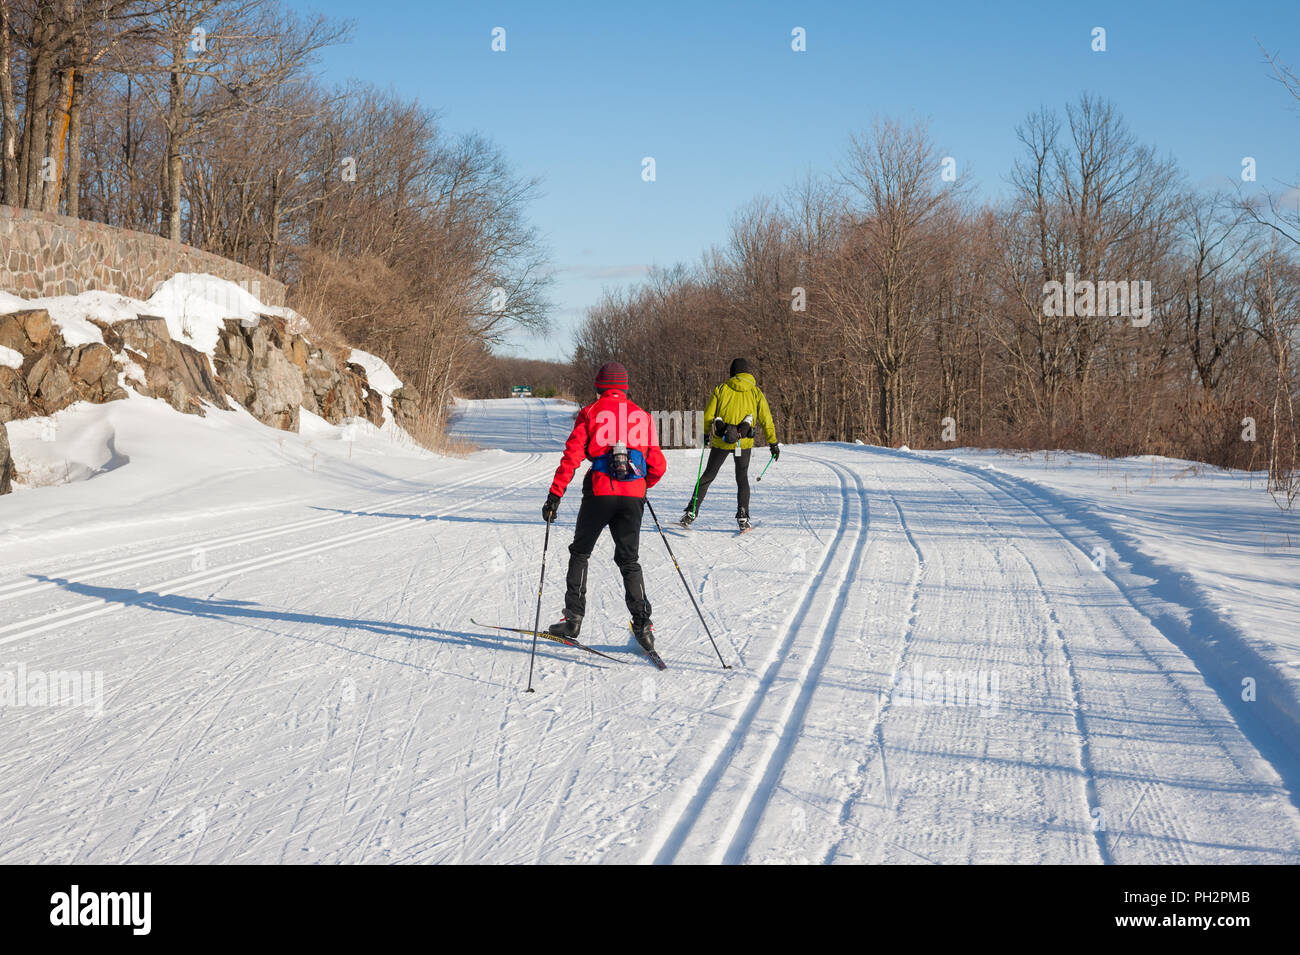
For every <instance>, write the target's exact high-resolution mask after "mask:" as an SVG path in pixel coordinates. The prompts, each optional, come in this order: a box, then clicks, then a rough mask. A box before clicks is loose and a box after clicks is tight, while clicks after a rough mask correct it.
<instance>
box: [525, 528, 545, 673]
mask: <svg viewBox="0 0 1300 955" xmlns="http://www.w3.org/2000/svg"><path fill="white" fill-rule="evenodd" d="M550 546H551V522H550V521H547V522H546V537H544V538H543V539H542V579H541V580H539V581H538V582H537V616H535V617H534V618H533V652H532V653H530V654H529V655H528V690H527V692H529V693H533V692H535V691H534V690H533V660H535V659H536V658H537V631H538V629H540V628H541V626H542V585H543V584H544V583H546V549H547V548H548V547H550Z"/></svg>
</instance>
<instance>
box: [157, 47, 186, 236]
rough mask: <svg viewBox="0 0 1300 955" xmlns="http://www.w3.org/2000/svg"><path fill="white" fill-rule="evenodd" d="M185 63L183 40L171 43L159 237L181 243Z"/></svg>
mask: <svg viewBox="0 0 1300 955" xmlns="http://www.w3.org/2000/svg"><path fill="white" fill-rule="evenodd" d="M184 61H185V38H184V37H182V36H179V35H178V36H177V37H175V38H174V39H173V41H172V69H171V72H170V73H169V74H168V77H167V157H166V159H165V161H164V163H163V182H164V187H165V188H164V192H163V223H162V225H163V235H165V236H166V237H167V238H169V239H171V240H172V241H174V242H179V241H181V175H182V171H183V170H182V165H181V142H180V137H181V123H182V113H183V105H184V104H183V97H184V93H185V91H184V89H183V87H182V84H181V70H182V69H183V67H184Z"/></svg>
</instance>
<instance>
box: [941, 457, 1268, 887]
mask: <svg viewBox="0 0 1300 955" xmlns="http://www.w3.org/2000/svg"><path fill="white" fill-rule="evenodd" d="M924 463H925V464H927V465H928V466H929V467H931V468H932V469H940V470H942V471H944V472H946V473H947V474H949V475H951V474H954V473H955V474H960V475H963V476H968V477H971V478H975V479H978V481H979V484H980V486H983V487H987V488H988V489H990V492H996V494H997V495H998V496H999V497H1001V498H1003V499H1005V500H1006V501H1008V502H1010V504H1011V505H1012V506H1013V507H1014V508H1015V509H1017V510H1018V511H1020V512H1024V513H1028V514H1030V515H1032V516H1033V517H1034V518H1035V519H1036V520H1037V521H1038V522H1039V523H1040V524H1041V525H1043V526H1044V527H1045V528H1046V529H1047V530H1048V531H1049V532H1050V533H1051V534H1053V535H1054V536H1055V537H1058V538H1060V539H1061V540H1062V541H1063V542H1064V543H1065V544H1067V545H1068V546H1069V547H1070V548H1072V549H1074V550H1076V551H1078V552H1079V554H1080V555H1082V557H1083V559H1084V560H1085V561H1088V562H1089V563H1092V555H1091V554H1089V552H1088V551H1087V549H1086V548H1085V547H1084V545H1082V544H1080V543H1078V542H1077V541H1075V540H1074V538H1073V537H1072V536H1071V535H1070V534H1067V533H1066V532H1065V531H1064V530H1062V529H1061V528H1060V526H1059V525H1057V524H1056V523H1055V522H1054V521H1051V520H1049V519H1048V518H1047V517H1045V516H1044V515H1043V514H1042V513H1041V512H1040V511H1039V508H1037V507H1034V506H1032V505H1030V504H1027V503H1026V502H1024V501H1021V500H1019V499H1017V498H1016V497H1014V496H1013V495H1012V494H1011V493H1010V492H1009V491H1008V490H1007V489H1006V488H1005V487H1003V486H1002V485H1001V484H999V483H998V481H996V480H994V479H992V478H989V477H987V476H985V475H983V474H979V473H976V472H974V471H967V470H966V469H964V468H954V467H951V466H945V465H944V464H942V463H940V462H928V461H927V462H924ZM944 483H945V484H946V483H947V481H946V480H945V481H944ZM949 487H950V488H951V485H949ZM953 490H954V493H958V492H956V491H955V489H953ZM1029 493H1030V494H1031V495H1032V496H1033V497H1034V499H1035V501H1037V502H1040V503H1041V502H1042V499H1041V498H1039V497H1038V495H1036V494H1034V492H1033V489H1032V488H1031V489H1030V491H1029ZM959 496H961V495H960V494H959ZM990 497H993V494H992V493H990ZM963 499H964V498H963ZM986 523H987V522H986ZM1007 543H1008V546H1010V548H1011V549H1012V550H1014V551H1015V552H1016V553H1017V555H1018V556H1019V557H1020V559H1021V560H1022V561H1024V562H1025V563H1026V565H1028V566H1029V569H1030V571H1031V573H1032V574H1033V576H1034V579H1035V581H1036V582H1037V584H1038V590H1039V596H1040V598H1041V599H1042V601H1043V603H1044V605H1045V607H1046V608H1047V611H1048V614H1049V617H1050V619H1051V621H1052V624H1053V627H1054V628H1055V632H1056V635H1057V637H1058V639H1059V640H1060V643H1061V650H1062V651H1063V653H1064V654H1065V658H1066V661H1067V665H1068V666H1069V677H1070V686H1071V696H1072V704H1073V707H1074V709H1075V714H1076V720H1077V721H1078V723H1079V726H1080V732H1081V733H1082V737H1083V748H1084V759H1085V761H1087V760H1089V755H1088V753H1089V749H1088V740H1089V734H1088V733H1087V731H1086V728H1085V722H1086V716H1085V715H1084V712H1085V709H1086V708H1085V707H1084V706H1083V704H1082V701H1081V699H1080V684H1079V680H1078V675H1077V671H1076V670H1075V668H1074V666H1073V663H1072V660H1071V656H1070V653H1069V649H1068V646H1067V645H1066V641H1065V636H1064V633H1063V631H1062V629H1061V624H1060V620H1059V618H1058V616H1057V614H1056V610H1055V608H1054V607H1053V606H1052V602H1051V600H1050V598H1049V597H1048V595H1047V592H1046V588H1045V587H1044V585H1043V581H1042V579H1041V577H1039V574H1038V570H1037V568H1035V567H1034V566H1033V565H1032V564H1031V563H1030V562H1029V560H1028V558H1026V557H1025V555H1024V553H1023V551H1021V549H1020V548H1019V547H1018V546H1017V545H1016V543H1015V542H1014V541H1013V540H1010V539H1008V542H1007ZM1108 543H1109V542H1108ZM1098 575H1099V576H1101V577H1103V578H1104V579H1105V580H1106V582H1107V584H1108V585H1109V586H1110V588H1111V589H1112V590H1113V591H1114V592H1116V593H1117V594H1118V595H1119V596H1120V597H1121V598H1122V599H1123V600H1124V602H1125V603H1126V604H1127V605H1128V607H1129V608H1130V609H1131V610H1132V611H1133V612H1134V613H1135V614H1136V615H1137V616H1138V617H1139V618H1140V619H1142V620H1143V621H1144V622H1145V623H1146V624H1147V625H1148V626H1149V627H1150V629H1151V631H1152V632H1153V633H1155V634H1156V635H1157V636H1158V637H1159V638H1160V639H1161V640H1163V641H1165V642H1166V643H1168V644H1169V645H1170V647H1171V649H1173V650H1174V651H1176V652H1177V653H1178V655H1179V657H1180V658H1182V659H1185V660H1187V662H1188V663H1189V664H1190V665H1191V666H1192V667H1193V668H1195V669H1197V670H1198V672H1199V667H1197V666H1196V663H1195V661H1194V660H1192V659H1191V658H1190V657H1189V656H1187V654H1186V653H1185V652H1184V651H1183V650H1182V649H1181V648H1180V647H1178V646H1177V645H1176V644H1173V643H1172V642H1171V641H1169V640H1168V638H1167V637H1166V636H1165V635H1164V632H1163V631H1162V630H1161V629H1160V627H1159V626H1158V625H1157V623H1156V621H1155V620H1153V619H1152V618H1151V615H1150V614H1149V613H1147V612H1146V611H1144V610H1143V609H1142V608H1141V607H1140V606H1139V605H1138V603H1137V601H1136V600H1135V599H1134V597H1133V596H1132V594H1131V593H1130V592H1129V590H1128V588H1127V587H1125V586H1124V585H1123V584H1121V583H1120V582H1119V581H1118V580H1116V579H1115V578H1114V577H1113V576H1112V575H1111V573H1110V572H1109V571H1106V570H1099V571H1098ZM1123 636H1124V637H1125V639H1126V640H1127V641H1128V642H1129V643H1130V644H1131V645H1132V646H1133V648H1134V649H1135V650H1137V652H1138V653H1139V654H1141V656H1142V658H1143V659H1144V660H1146V662H1147V664H1148V665H1149V667H1150V669H1151V670H1152V671H1154V672H1156V673H1158V674H1159V675H1160V677H1161V678H1162V680H1163V681H1164V682H1165V683H1166V684H1167V685H1168V686H1169V688H1170V689H1171V690H1172V691H1173V693H1174V695H1175V696H1176V697H1177V698H1178V700H1179V702H1180V703H1181V704H1182V706H1183V708H1184V709H1185V711H1186V712H1187V713H1188V714H1190V715H1192V716H1193V717H1194V718H1195V719H1196V721H1197V723H1198V724H1199V725H1200V726H1201V728H1202V729H1204V730H1205V731H1206V732H1207V733H1208V734H1209V735H1210V737H1211V738H1212V739H1213V740H1214V743H1215V745H1216V747H1217V748H1218V750H1219V752H1220V753H1221V754H1222V755H1223V757H1224V758H1225V759H1226V760H1227V761H1228V762H1229V763H1230V764H1231V766H1232V767H1233V769H1234V770H1235V771H1236V773H1237V775H1238V779H1239V780H1240V782H1241V783H1242V784H1244V785H1246V786H1248V787H1252V788H1253V787H1254V786H1255V785H1256V781H1255V780H1254V779H1253V778H1252V777H1251V775H1250V773H1249V772H1247V770H1246V768H1245V767H1244V766H1242V764H1241V761H1240V760H1239V759H1238V757H1237V755H1236V754H1235V753H1234V752H1233V751H1232V748H1231V747H1230V746H1228V744H1227V741H1226V740H1225V739H1224V738H1223V734H1222V733H1221V732H1220V730H1219V727H1218V724H1217V721H1216V720H1214V719H1211V718H1210V717H1209V716H1208V715H1207V714H1205V713H1203V712H1202V710H1201V708H1200V706H1198V705H1197V703H1196V702H1195V701H1194V700H1193V699H1192V698H1191V696H1190V694H1189V693H1188V691H1187V687H1186V685H1185V684H1184V683H1183V682H1182V681H1181V680H1179V679H1177V678H1176V677H1175V676H1174V674H1173V673H1171V672H1169V669H1168V667H1166V666H1165V664H1164V663H1163V662H1161V661H1160V660H1159V659H1158V658H1157V657H1156V656H1154V655H1153V654H1152V652H1151V650H1150V648H1149V647H1147V646H1146V644H1145V643H1144V642H1143V641H1142V640H1140V639H1138V638H1137V637H1136V636H1134V635H1132V634H1131V633H1129V631H1127V630H1125V631H1124V633H1123ZM1242 730H1243V735H1245V730H1244V728H1242ZM1246 738H1247V740H1248V742H1250V744H1251V746H1252V747H1253V748H1254V749H1256V751H1257V753H1258V754H1259V756H1260V758H1261V759H1263V760H1264V761H1265V762H1270V761H1269V760H1268V758H1267V757H1266V756H1265V755H1264V753H1263V751H1262V750H1260V749H1259V747H1258V746H1256V745H1255V743H1254V741H1253V740H1250V739H1249V737H1248V736H1247V737H1246ZM1085 765H1088V763H1087V762H1085ZM1270 765H1271V763H1270ZM1274 770H1275V771H1277V770H1276V767H1274ZM1279 775H1284V774H1281V773H1279ZM1087 781H1088V787H1089V803H1090V806H1091V807H1092V808H1103V807H1101V804H1100V801H1099V800H1098V798H1097V796H1096V791H1097V789H1096V783H1097V780H1096V774H1095V772H1094V771H1093V770H1092V769H1091V768H1090V767H1089V768H1088V770H1087ZM1150 788H1151V787H1149V786H1148V787H1147V788H1146V789H1144V790H1143V796H1142V799H1141V800H1140V802H1141V801H1145V798H1146V793H1147V791H1148V790H1149V789H1150ZM1140 802H1139V803H1138V804H1135V806H1134V810H1133V812H1134V813H1136V811H1137V809H1138V808H1140ZM1153 802H1154V803H1155V805H1156V806H1157V814H1158V815H1159V816H1160V817H1161V818H1162V821H1163V822H1164V823H1165V829H1164V830H1163V831H1169V830H1170V829H1172V830H1173V831H1175V832H1177V833H1178V834H1179V835H1180V836H1182V837H1183V839H1184V841H1185V840H1186V833H1185V832H1183V830H1182V827H1181V825H1179V824H1178V815H1177V813H1176V812H1174V811H1173V810H1171V809H1169V807H1168V806H1167V805H1165V800H1164V799H1163V797H1162V795H1161V793H1160V792H1159V791H1157V792H1156V793H1155V794H1153ZM1103 818H1104V817H1103ZM1093 832H1094V835H1095V837H1096V841H1097V844H1098V850H1099V852H1100V854H1101V857H1102V860H1103V861H1104V862H1107V863H1110V862H1112V861H1113V859H1112V849H1111V847H1110V846H1108V845H1107V844H1106V836H1105V832H1104V831H1102V830H1097V829H1094V830H1093ZM1127 835H1129V830H1127V828H1126V829H1125V830H1124V831H1123V832H1121V833H1119V834H1118V835H1117V837H1116V846H1118V845H1119V843H1120V841H1121V840H1122V839H1123V838H1124V837H1125V836H1127ZM1170 851H1174V852H1177V853H1178V854H1179V856H1180V860H1179V861H1186V859H1185V857H1184V852H1183V847H1182V845H1181V844H1176V845H1174V846H1172V847H1170Z"/></svg>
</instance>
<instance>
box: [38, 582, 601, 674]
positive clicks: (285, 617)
mask: <svg viewBox="0 0 1300 955" xmlns="http://www.w3.org/2000/svg"><path fill="white" fill-rule="evenodd" d="M28 576H29V577H31V578H32V579H33V580H39V581H41V582H43V583H50V584H54V585H55V586H57V587H60V588H62V589H63V590H66V591H68V592H69V593H74V594H81V595H82V596H85V597H93V598H95V599H96V600H102V601H103V602H104V603H109V604H118V605H120V606H123V607H141V608H143V609H145V610H157V611H160V612H162V613H173V614H179V615H181V616H184V617H197V618H200V619H208V620H232V621H239V620H266V621H272V622H276V623H299V624H306V625H308V626H313V627H331V628H336V629H340V630H364V631H367V632H369V633H377V634H380V635H382V636H386V637H403V638H405V639H407V640H433V641H436V642H438V643H446V644H450V645H453V646H467V645H468V646H488V647H493V648H497V649H501V650H504V651H506V652H507V653H524V654H526V653H528V652H530V651H529V647H530V643H531V641H530V642H529V643H522V641H521V644H515V643H514V642H513V641H511V640H509V639H508V638H503V637H499V636H497V635H496V634H481V633H470V632H468V631H464V630H444V629H442V628H440V627H422V626H419V625H417V624H407V623H396V622H393V621H390V620H368V619H364V618H353V617H331V616H328V615H324V614H313V613H303V612H302V611H297V610H275V609H273V608H270V607H265V606H262V605H261V604H258V603H255V602H254V601H251V600H231V599H215V598H212V597H207V598H204V597H187V596H185V595H183V594H160V593H158V592H157V591H152V590H133V589H131V588H130V587H97V586H95V585H93V584H85V583H78V582H77V581H73V580H66V579H64V578H62V577H47V576H45V575H44V574H29V575H28ZM273 632H277V633H278V631H273ZM280 635H281V636H297V635H295V634H280ZM343 649H348V648H346V647H344V648H343ZM537 654H538V656H545V657H550V658H552V659H556V660H566V661H568V662H570V663H579V664H582V665H583V666H594V667H596V668H597V669H602V667H600V666H599V665H598V664H596V663H593V662H590V661H587V660H583V659H581V658H578V657H575V656H574V655H572V654H566V653H561V652H557V651H553V650H551V649H550V648H548V647H545V646H538V648H537ZM394 662H400V661H394Z"/></svg>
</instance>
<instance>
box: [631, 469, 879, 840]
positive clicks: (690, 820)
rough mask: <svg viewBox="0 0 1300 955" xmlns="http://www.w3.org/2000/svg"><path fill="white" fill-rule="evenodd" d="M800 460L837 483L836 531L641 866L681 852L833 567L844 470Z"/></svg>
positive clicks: (840, 535) (842, 528)
mask: <svg viewBox="0 0 1300 955" xmlns="http://www.w3.org/2000/svg"><path fill="white" fill-rule="evenodd" d="M798 456H799V457H801V458H806V459H807V460H810V461H813V462H814V463H817V464H820V465H822V466H823V467H825V468H826V469H827V470H829V471H831V473H832V474H834V475H835V477H836V479H837V480H838V481H839V486H840V512H839V520H838V522H837V530H836V532H835V534H834V535H833V536H832V538H831V540H830V542H829V543H828V544H827V545H826V549H825V550H824V552H823V554H822V559H821V561H820V562H819V564H818V567H817V570H816V571H815V572H814V573H813V574H812V576H811V577H810V578H809V580H808V581H807V583H806V584H805V585H804V587H803V590H802V593H801V595H800V597H799V601H798V604H797V606H796V608H795V610H794V611H792V613H791V615H790V616H789V618H788V619H787V623H786V627H785V633H784V635H783V636H782V637H781V639H780V640H778V641H777V642H776V643H775V644H774V646H773V649H772V651H771V652H770V654H769V656H768V660H767V663H766V664H765V665H764V668H763V673H762V675H761V676H760V677H759V679H758V681H757V682H756V683H754V684H753V686H752V688H751V690H750V695H749V697H748V700H747V701H746V704H745V707H744V709H743V711H742V712H741V714H740V715H739V716H738V717H736V718H735V722H734V723H733V725H732V727H731V729H730V731H728V732H725V733H720V734H718V736H717V738H716V740H715V742H714V744H713V752H712V754H711V755H709V756H707V757H705V758H704V759H702V760H701V762H700V764H699V767H698V768H697V769H696V770H695V772H694V773H692V775H691V778H690V779H688V780H687V782H686V783H685V784H684V785H683V787H682V794H681V795H680V796H679V797H678V799H677V802H676V804H675V805H674V806H672V807H671V808H670V809H669V811H668V814H667V816H666V818H665V819H664V820H663V821H662V822H661V823H660V824H659V827H658V830H657V832H656V833H655V835H654V836H653V837H652V841H651V847H650V849H649V851H647V853H646V854H645V856H644V859H643V861H644V862H653V863H654V864H658V865H664V864H668V863H671V862H672V861H673V859H674V858H676V856H677V855H678V854H679V853H680V852H681V850H682V848H683V847H684V846H685V844H686V841H687V838H688V837H689V835H690V833H691V830H692V829H693V827H694V826H695V824H696V823H697V822H698V821H699V819H700V817H701V815H702V814H703V811H704V808H705V806H706V805H707V803H708V801H709V797H710V796H711V795H712V794H713V792H715V791H716V789H717V786H718V784H719V783H720V782H721V780H722V778H723V776H724V775H725V774H726V770H727V769H728V768H729V766H730V765H731V763H732V760H733V759H734V758H735V756H736V755H737V754H738V753H739V751H740V750H741V748H742V747H743V744H744V741H745V738H746V736H747V735H748V732H749V728H750V726H751V725H752V723H753V721H754V719H755V718H756V716H757V715H758V710H759V709H760V708H761V706H762V703H763V700H764V699H765V697H766V695H767V692H768V691H769V690H770V689H771V688H772V686H773V685H775V682H776V679H777V677H778V675H779V674H780V671H781V669H782V666H783V664H784V662H785V658H786V656H787V654H788V652H789V650H790V648H791V647H792V646H793V645H794V643H795V640H796V639H797V637H798V633H799V629H800V626H801V624H802V621H803V619H804V617H805V616H806V615H807V614H808V612H809V610H810V609H811V608H812V605H813V602H814V599H815V596H816V594H817V592H818V590H819V589H820V587H821V583H822V581H823V580H824V579H825V575H826V572H827V570H828V569H829V568H830V567H831V566H832V564H833V563H834V559H835V555H836V554H837V553H839V550H840V546H841V544H842V543H843V541H844V538H845V535H846V532H847V529H848V516H849V511H850V506H849V495H848V487H847V484H846V483H845V481H844V474H845V473H846V471H847V469H841V468H836V467H834V466H832V465H831V464H829V463H827V462H826V461H820V460H817V459H816V458H811V457H807V456H805V455H802V454H801V455H798ZM860 533H861V535H862V537H863V538H865V536H866V532H865V529H862V530H861V531H860Z"/></svg>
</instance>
